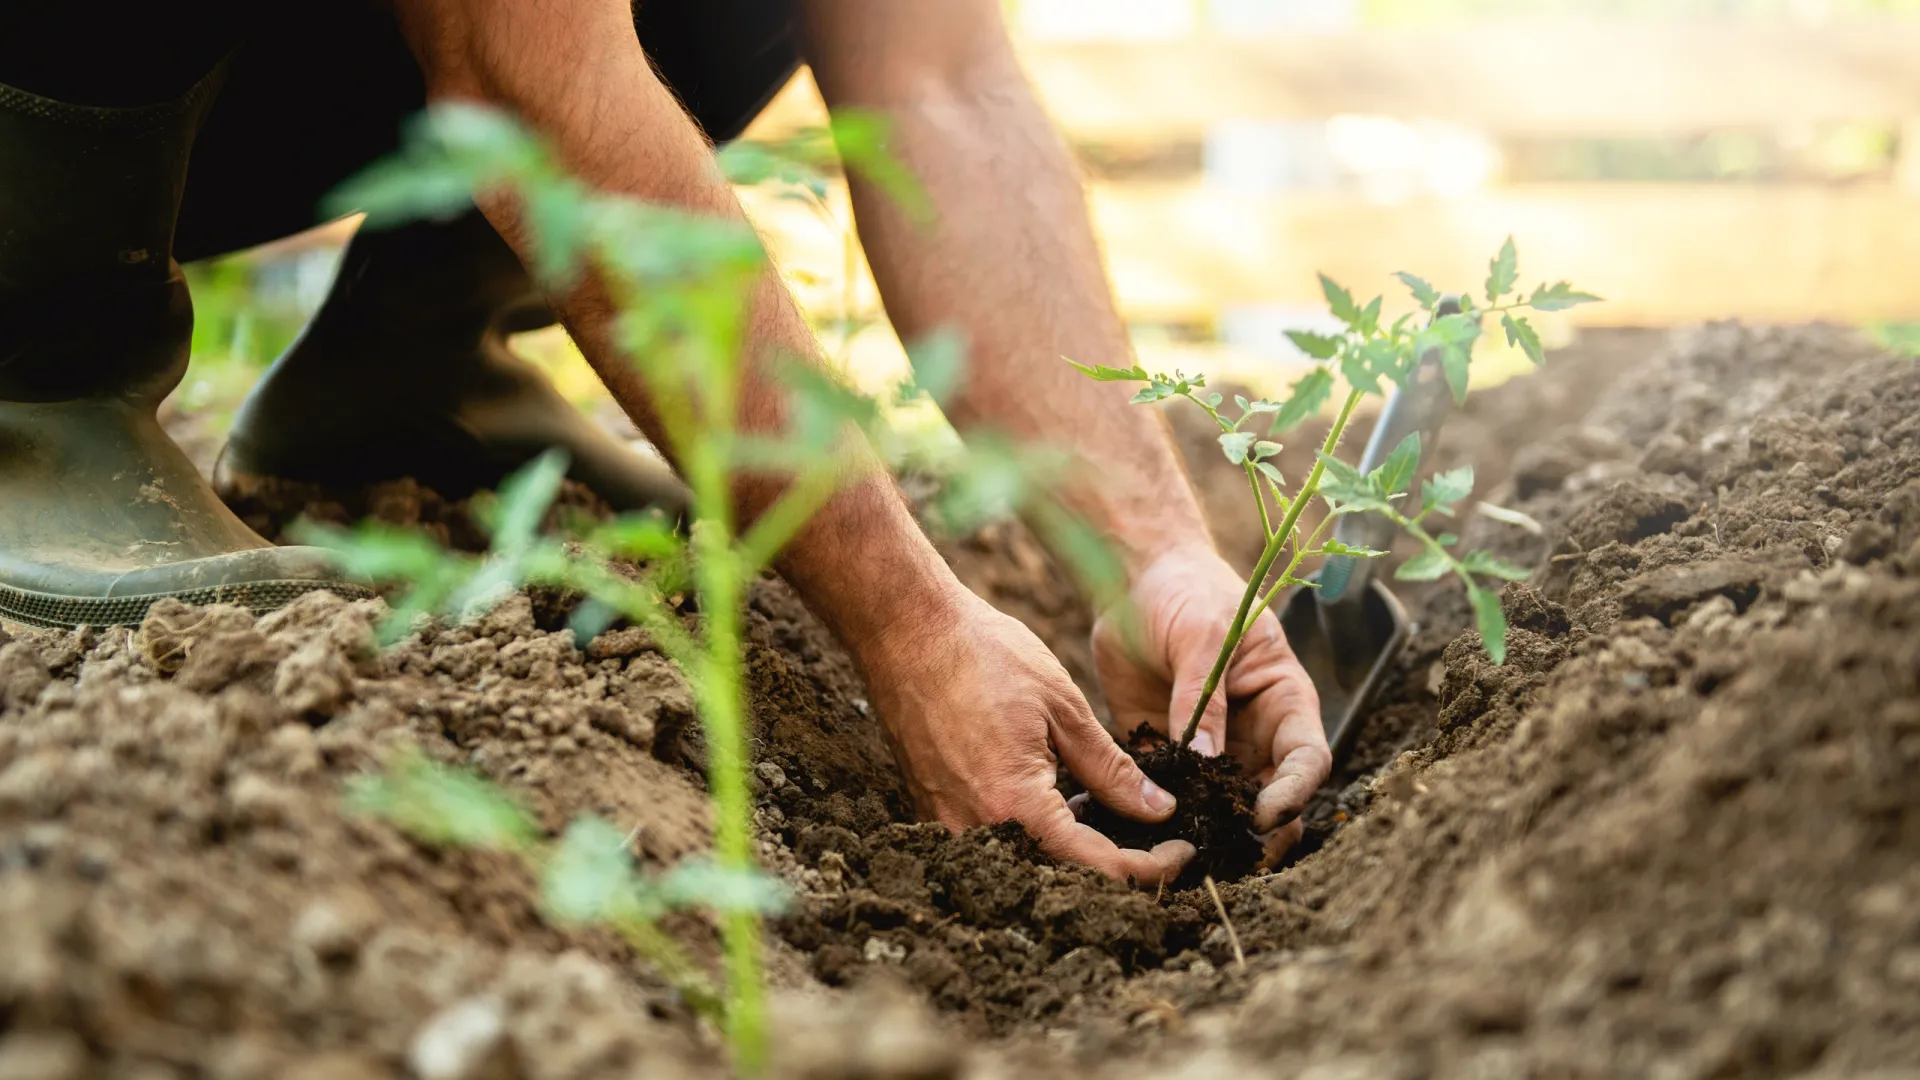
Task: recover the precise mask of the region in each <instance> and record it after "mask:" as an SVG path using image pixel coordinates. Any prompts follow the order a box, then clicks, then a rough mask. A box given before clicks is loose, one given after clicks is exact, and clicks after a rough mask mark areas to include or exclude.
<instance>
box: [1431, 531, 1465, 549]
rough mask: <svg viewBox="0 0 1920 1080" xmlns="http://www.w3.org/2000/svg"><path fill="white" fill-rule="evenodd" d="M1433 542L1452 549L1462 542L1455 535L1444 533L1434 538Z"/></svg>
mask: <svg viewBox="0 0 1920 1080" xmlns="http://www.w3.org/2000/svg"><path fill="white" fill-rule="evenodd" d="M1433 542H1434V543H1436V544H1439V545H1440V546H1441V547H1452V546H1453V545H1455V544H1457V543H1459V542H1460V538H1459V537H1458V536H1456V535H1454V534H1453V533H1446V532H1443V533H1441V534H1440V535H1439V536H1436V537H1434V538H1433Z"/></svg>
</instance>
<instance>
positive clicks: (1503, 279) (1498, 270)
mask: <svg viewBox="0 0 1920 1080" xmlns="http://www.w3.org/2000/svg"><path fill="white" fill-rule="evenodd" d="M1519 277H1520V253H1519V251H1518V250H1517V249H1515V248H1514V246H1513V237H1511V236H1509V237H1507V242H1506V243H1504V244H1502V245H1500V254H1498V255H1495V256H1494V257H1493V261H1492V262H1490V263H1488V264H1487V303H1489V304H1497V303H1499V302H1500V298H1501V297H1502V296H1505V295H1506V294H1508V293H1510V292H1512V291H1513V283H1514V282H1515V281H1516V280H1518V279H1519Z"/></svg>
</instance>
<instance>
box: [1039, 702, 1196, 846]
mask: <svg viewBox="0 0 1920 1080" xmlns="http://www.w3.org/2000/svg"><path fill="white" fill-rule="evenodd" d="M1053 742H1054V749H1055V750H1056V751H1057V752H1058V753H1059V754H1060V760H1061V761H1063V762H1065V763H1066V766H1067V771H1068V772H1071V773H1072V774H1073V776H1074V779H1076V780H1078V781H1080V782H1081V783H1082V784H1085V785H1086V787H1087V791H1088V792H1090V793H1091V794H1092V795H1093V797H1094V798H1096V799H1098V800H1100V803H1101V804H1102V805H1104V806H1106V807H1108V808H1110V809H1112V810H1113V811H1115V812H1116V813H1120V814H1124V815H1126V816H1127V817H1130V818H1132V819H1134V820H1135V821H1165V820H1166V819H1167V818H1169V817H1171V816H1172V815H1173V808H1174V805H1175V804H1174V798H1173V796H1172V795H1171V794H1169V793H1168V792H1167V791H1166V789H1165V788H1162V787H1161V786H1160V785H1159V784H1156V783H1154V782H1153V781H1152V780H1149V779H1148V778H1147V774H1146V773H1143V772H1141V771H1140V766H1138V765H1136V764H1134V761H1133V759H1132V758H1130V757H1128V756H1127V752H1126V751H1125V750H1122V749H1120V744H1119V743H1116V742H1114V741H1113V736H1111V735H1109V734H1107V730H1106V729H1105V728H1103V727H1101V726H1100V722H1099V721H1097V720H1095V719H1094V718H1093V712H1092V711H1091V710H1089V709H1087V708H1086V705H1085V703H1084V702H1083V703H1081V705H1080V708H1079V709H1077V710H1075V711H1074V713H1073V715H1071V716H1069V717H1067V718H1064V719H1063V720H1061V721H1060V722H1059V723H1058V724H1057V725H1056V727H1055V729H1054V733H1053Z"/></svg>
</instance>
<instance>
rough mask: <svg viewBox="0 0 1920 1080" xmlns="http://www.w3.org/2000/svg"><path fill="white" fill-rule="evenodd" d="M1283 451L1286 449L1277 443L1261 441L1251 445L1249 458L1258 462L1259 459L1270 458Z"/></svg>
mask: <svg viewBox="0 0 1920 1080" xmlns="http://www.w3.org/2000/svg"><path fill="white" fill-rule="evenodd" d="M1285 449H1286V447H1284V446H1282V445H1280V444H1279V443H1277V442H1270V441H1268V440H1266V439H1261V440H1260V441H1259V442H1256V443H1254V444H1253V454H1252V455H1251V456H1252V457H1253V459H1254V460H1255V461H1258V460H1260V459H1261V458H1270V457H1272V456H1273V455H1275V454H1277V453H1279V452H1280V451H1282V450H1285Z"/></svg>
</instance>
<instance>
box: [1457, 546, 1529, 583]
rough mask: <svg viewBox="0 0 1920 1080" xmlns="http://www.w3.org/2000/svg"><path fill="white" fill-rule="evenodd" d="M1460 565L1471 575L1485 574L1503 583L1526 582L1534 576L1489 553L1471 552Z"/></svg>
mask: <svg viewBox="0 0 1920 1080" xmlns="http://www.w3.org/2000/svg"><path fill="white" fill-rule="evenodd" d="M1460 565H1462V566H1464V567H1466V569H1467V573H1469V574H1484V575H1486V576H1487V577H1496V578H1499V579H1501V580H1502V581H1525V580H1526V579H1527V578H1529V577H1532V576H1533V575H1532V572H1531V571H1528V570H1523V569H1521V568H1520V567H1518V566H1515V565H1513V564H1512V563H1510V562H1507V561H1506V560H1505V559H1502V558H1500V557H1499V556H1498V555H1495V554H1493V553H1492V552H1489V551H1469V552H1467V554H1466V556H1465V557H1464V558H1462V559H1461V560H1460Z"/></svg>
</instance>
